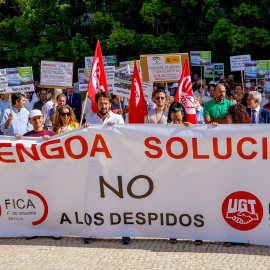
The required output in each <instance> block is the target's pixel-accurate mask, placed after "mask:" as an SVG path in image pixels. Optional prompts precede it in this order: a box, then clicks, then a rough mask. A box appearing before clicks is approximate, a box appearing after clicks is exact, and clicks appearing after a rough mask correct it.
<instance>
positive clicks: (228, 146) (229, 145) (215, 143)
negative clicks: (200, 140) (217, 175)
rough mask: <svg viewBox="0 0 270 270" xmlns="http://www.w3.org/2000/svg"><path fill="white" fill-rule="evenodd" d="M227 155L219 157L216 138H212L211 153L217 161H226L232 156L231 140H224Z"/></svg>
mask: <svg viewBox="0 0 270 270" xmlns="http://www.w3.org/2000/svg"><path fill="white" fill-rule="evenodd" d="M226 142H227V144H226V145H227V154H225V155H220V154H219V152H218V138H213V152H214V155H215V157H216V158H218V159H228V158H230V157H231V155H232V138H226Z"/></svg>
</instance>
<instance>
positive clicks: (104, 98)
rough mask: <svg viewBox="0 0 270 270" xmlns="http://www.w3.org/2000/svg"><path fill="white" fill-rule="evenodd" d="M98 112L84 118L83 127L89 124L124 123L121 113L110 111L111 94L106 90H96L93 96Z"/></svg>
mask: <svg viewBox="0 0 270 270" xmlns="http://www.w3.org/2000/svg"><path fill="white" fill-rule="evenodd" d="M95 102H96V104H97V108H98V112H97V113H95V114H92V115H90V116H89V117H88V118H87V119H86V123H85V124H84V127H89V125H90V124H108V125H113V124H124V119H123V117H122V116H121V115H119V114H115V113H113V112H112V111H110V107H111V96H110V93H108V92H98V93H97V94H96V96H95Z"/></svg>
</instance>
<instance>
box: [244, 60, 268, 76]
mask: <svg viewBox="0 0 270 270" xmlns="http://www.w3.org/2000/svg"><path fill="white" fill-rule="evenodd" d="M269 62H270V61H269V60H259V61H247V62H245V78H246V79H260V78H264V77H265V75H270V64H269Z"/></svg>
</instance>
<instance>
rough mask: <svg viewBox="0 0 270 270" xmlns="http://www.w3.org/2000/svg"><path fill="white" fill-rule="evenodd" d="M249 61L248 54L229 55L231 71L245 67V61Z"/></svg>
mask: <svg viewBox="0 0 270 270" xmlns="http://www.w3.org/2000/svg"><path fill="white" fill-rule="evenodd" d="M248 61H251V56H250V54H247V55H236V56H230V63H231V71H241V70H244V69H245V62H248Z"/></svg>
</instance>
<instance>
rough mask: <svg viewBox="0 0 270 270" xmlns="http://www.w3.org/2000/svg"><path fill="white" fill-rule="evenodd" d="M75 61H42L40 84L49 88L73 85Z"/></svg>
mask: <svg viewBox="0 0 270 270" xmlns="http://www.w3.org/2000/svg"><path fill="white" fill-rule="evenodd" d="M72 82H73V63H70V62H55V61H43V60H42V61H41V70H40V84H41V85H42V86H44V87H47V88H67V87H72Z"/></svg>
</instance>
